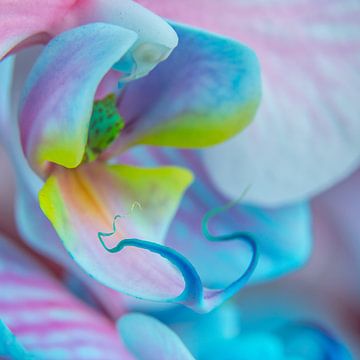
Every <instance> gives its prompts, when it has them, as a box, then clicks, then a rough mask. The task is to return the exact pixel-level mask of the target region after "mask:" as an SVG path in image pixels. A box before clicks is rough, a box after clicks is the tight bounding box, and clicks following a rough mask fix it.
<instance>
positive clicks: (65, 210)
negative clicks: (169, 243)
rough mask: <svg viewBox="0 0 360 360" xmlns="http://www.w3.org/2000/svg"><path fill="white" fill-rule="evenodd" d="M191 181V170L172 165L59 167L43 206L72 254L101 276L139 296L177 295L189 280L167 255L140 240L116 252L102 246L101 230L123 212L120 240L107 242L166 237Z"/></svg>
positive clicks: (43, 192) (42, 195)
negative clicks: (66, 168) (185, 281)
mask: <svg viewBox="0 0 360 360" xmlns="http://www.w3.org/2000/svg"><path fill="white" fill-rule="evenodd" d="M190 181H191V175H190V173H189V172H188V171H186V170H182V169H178V168H170V167H169V168H158V169H140V168H132V167H128V166H121V165H114V166H108V167H106V165H102V164H101V163H92V164H88V165H82V166H81V167H80V168H78V169H76V170H65V169H60V168H59V169H57V170H56V171H55V172H54V173H53V175H52V176H50V178H49V179H48V180H47V182H46V183H45V185H44V188H43V189H42V190H41V192H40V206H41V208H42V210H43V211H44V213H45V215H46V216H47V217H48V218H49V220H50V221H51V222H52V224H53V226H54V227H55V229H56V231H57V233H58V235H59V236H60V238H61V239H62V240H63V242H64V245H65V247H66V248H67V250H68V251H69V252H70V254H71V255H72V256H73V257H74V259H75V260H76V261H77V262H78V263H79V264H80V265H81V266H82V267H83V268H84V269H85V270H86V271H87V272H88V273H89V274H90V275H92V276H93V277H95V278H96V279H97V280H99V281H101V282H102V283H104V284H105V285H107V286H109V287H112V288H114V289H116V290H120V291H123V292H125V293H130V294H132V295H136V296H139V297H145V298H147V297H148V298H153V299H163V298H164V297H165V298H169V297H171V298H173V297H176V296H178V295H179V294H180V293H181V292H182V290H183V287H184V286H183V279H182V276H181V275H180V274H178V272H177V271H175V269H173V267H172V265H170V264H169V263H168V261H166V260H164V259H163V258H162V257H161V256H159V255H155V254H153V253H151V252H149V251H146V248H145V250H143V249H142V248H141V244H140V245H139V246H140V247H139V246H137V244H136V245H134V246H133V245H132V244H130V247H127V248H126V249H124V250H123V251H121V252H120V253H119V254H117V255H114V254H112V253H110V252H108V251H107V250H106V249H105V248H104V247H103V245H102V243H101V241H100V240H101V238H100V237H99V234H101V233H106V232H110V230H111V228H112V224H113V221H115V220H117V218H119V219H118V221H117V222H116V224H115V225H116V226H117V228H116V229H114V230H116V232H118V233H116V234H115V235H114V238H115V240H114V239H112V238H111V239H105V235H104V236H103V239H104V242H105V243H106V244H111V243H112V242H113V241H119V240H121V239H124V238H125V239H130V238H138V239H145V240H147V241H148V243H149V244H153V243H152V242H161V241H162V239H163V238H164V236H165V232H166V230H167V227H168V224H169V222H170V221H171V219H172V217H173V216H174V214H175V211H176V209H177V206H178V202H179V200H180V199H181V195H182V193H183V191H184V190H185V188H186V187H187V186H188V185H189V182H190ZM123 241H125V240H123ZM149 241H150V242H149ZM124 244H126V242H125V243H124ZM108 246H110V245H108ZM151 246H153V247H156V243H154V244H153V245H151Z"/></svg>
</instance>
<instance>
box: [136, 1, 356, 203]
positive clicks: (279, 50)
mask: <svg viewBox="0 0 360 360" xmlns="http://www.w3.org/2000/svg"><path fill="white" fill-rule="evenodd" d="M138 2H139V3H140V4H142V5H144V6H147V7H148V8H149V9H151V10H153V11H155V12H156V13H158V14H160V15H162V16H164V17H166V18H169V19H172V20H175V21H181V22H183V23H188V24H191V25H194V26H201V27H202V28H205V29H208V30H210V31H215V32H218V33H221V34H223V35H227V36H230V37H233V38H235V39H237V40H239V41H241V42H243V43H245V44H247V45H248V46H250V47H251V48H252V49H253V50H254V51H255V52H256V54H257V56H258V57H259V61H260V64H261V68H262V80H263V97H262V102H261V105H260V108H259V111H258V113H257V115H256V118H255V120H254V122H253V123H252V125H251V126H249V128H248V129H247V130H246V131H245V132H244V133H242V134H240V135H238V136H237V137H236V138H234V139H232V140H230V141H229V142H228V143H226V144H223V145H220V146H219V147H218V148H214V149H209V150H206V152H205V154H204V156H205V162H206V165H207V168H208V171H209V173H210V174H211V176H212V177H213V181H214V183H215V184H216V186H217V187H218V188H219V189H220V190H221V191H222V192H223V193H224V194H225V195H226V196H228V197H229V198H233V199H236V198H237V197H238V196H239V187H243V186H247V185H249V184H252V188H251V189H250V191H249V192H248V194H247V197H246V199H247V200H248V201H250V202H253V203H257V204H262V205H281V204H285V203H290V202H292V201H297V200H303V199H306V198H308V197H309V196H312V195H314V194H316V193H318V192H320V191H322V190H324V189H326V188H329V187H330V186H331V185H333V184H334V183H336V182H337V181H339V180H340V179H342V178H345V177H346V176H347V175H348V174H350V173H351V171H353V170H355V169H356V168H357V166H358V164H359V161H360V147H359V142H360V122H359V114H360V103H359V101H358V98H359V93H360V72H359V71H358V69H359V63H360V22H359V18H360V3H359V2H358V1H356V0H355V1H354V0H344V1H340V2H338V1H327V0H320V1H317V2H316V3H314V2H313V1H311V0H294V1H283V0H273V1H263V0H255V1H247V0H224V1H217V0H196V1H193V0H184V1H177V2H176V3H174V1H171V0H151V1H149V0H140V1H138ZM189 9H191V11H190V10H189Z"/></svg>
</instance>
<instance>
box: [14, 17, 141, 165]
mask: <svg viewBox="0 0 360 360" xmlns="http://www.w3.org/2000/svg"><path fill="white" fill-rule="evenodd" d="M136 39H137V35H136V34H135V33H134V32H132V31H130V30H126V29H124V28H121V27H119V26H115V25H109V24H101V23H94V24H90V25H85V26H82V27H78V28H75V29H72V30H69V31H67V32H64V33H62V34H61V35H59V36H58V37H56V38H55V39H53V40H52V41H51V42H50V43H49V44H48V45H47V47H46V48H45V49H44V51H43V52H42V53H41V55H40V57H39V58H38V60H37V62H36V64H35V65H34V67H33V69H32V71H31V73H30V75H29V78H28V80H27V82H26V84H25V88H24V92H23V98H22V104H21V108H20V133H21V141H22V146H23V149H24V152H25V155H26V157H27V158H28V160H29V161H30V163H31V166H32V167H33V169H35V170H36V171H38V172H41V171H42V170H43V168H44V166H45V165H46V164H47V162H54V163H56V164H60V165H62V166H65V167H69V168H72V167H76V166H77V165H79V163H80V162H81V160H82V158H83V154H84V149H85V146H86V142H87V136H88V125H89V121H90V116H91V112H92V107H93V101H94V96H95V92H96V89H97V86H98V84H99V83H100V81H101V79H102V78H103V77H104V75H105V74H106V73H107V71H108V70H109V69H110V68H111V67H112V65H113V64H114V63H115V62H116V61H117V60H119V59H120V58H121V57H122V56H123V55H124V54H125V53H126V51H127V50H128V49H129V48H130V47H131V46H132V45H133V43H134V42H135V41H136Z"/></svg>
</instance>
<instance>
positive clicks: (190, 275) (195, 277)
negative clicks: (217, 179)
mask: <svg viewBox="0 0 360 360" xmlns="http://www.w3.org/2000/svg"><path fill="white" fill-rule="evenodd" d="M238 202H239V201H234V202H231V203H229V204H226V205H225V206H220V207H217V208H215V209H212V210H210V211H208V212H207V213H206V214H205V215H204V217H203V219H202V233H203V235H204V236H205V237H206V239H207V240H209V241H216V242H221V241H232V240H234V241H235V240H241V241H244V242H245V243H246V244H247V245H248V246H249V247H250V249H251V252H252V256H251V259H250V262H249V265H248V267H247V268H246V270H245V271H244V273H243V274H242V275H241V276H240V277H239V278H238V279H237V280H235V281H234V282H232V283H231V284H230V285H228V286H227V287H226V288H224V289H207V288H204V286H203V284H202V281H201V279H200V276H199V274H198V272H197V271H196V269H195V268H194V266H193V265H192V264H191V263H190V262H189V260H188V259H186V258H185V257H184V256H183V255H181V254H180V253H178V252H177V251H175V250H174V249H172V248H170V247H168V246H165V245H161V244H157V243H154V242H151V241H146V240H140V239H136V238H129V239H123V240H121V241H120V242H119V243H118V244H117V245H115V246H114V247H112V248H110V247H108V246H107V245H106V244H105V242H104V240H103V237H109V236H112V235H114V234H115V233H116V220H117V219H119V218H122V216H121V215H116V216H115V217H114V220H113V225H112V232H109V233H105V232H98V238H99V241H100V243H101V245H102V246H103V247H104V249H105V250H106V251H108V252H110V253H117V252H119V251H121V250H122V249H124V248H125V247H127V246H133V247H137V248H141V249H145V250H148V251H151V252H153V253H155V254H158V255H160V256H162V257H163V258H165V259H166V260H167V261H169V262H170V263H172V264H173V265H174V266H175V267H176V268H177V269H178V270H179V271H180V272H181V274H182V276H183V278H184V281H185V288H184V290H183V292H182V293H181V294H180V295H179V296H178V297H176V298H174V299H171V300H169V301H171V302H176V303H182V304H184V305H186V306H189V307H191V308H192V309H194V310H196V311H199V312H207V311H210V310H211V309H213V308H214V307H216V306H217V305H220V304H221V303H222V302H223V301H225V300H226V299H228V298H230V297H231V296H233V295H234V294H235V293H237V292H238V291H239V290H240V289H241V288H243V287H244V286H245V284H246V283H247V282H248V280H249V278H250V277H251V275H252V274H253V272H254V270H255V268H256V265H257V262H258V249H257V245H256V241H255V239H254V238H253V237H252V235H251V234H250V233H248V232H234V233H231V234H227V235H213V234H212V233H211V232H210V231H209V228H208V224H209V221H210V220H211V219H212V218H213V217H214V216H216V215H218V214H220V213H222V212H224V211H226V210H228V209H229V208H231V207H233V206H234V205H236V204H238Z"/></svg>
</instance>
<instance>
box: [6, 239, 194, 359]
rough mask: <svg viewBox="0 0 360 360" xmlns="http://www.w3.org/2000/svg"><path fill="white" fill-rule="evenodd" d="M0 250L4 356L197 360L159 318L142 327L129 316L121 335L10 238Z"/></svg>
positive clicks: (145, 320)
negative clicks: (194, 359)
mask: <svg viewBox="0 0 360 360" xmlns="http://www.w3.org/2000/svg"><path fill="white" fill-rule="evenodd" d="M0 249H1V251H0V278H1V292H0V357H1V358H3V357H5V359H13V360H40V359H52V360H56V359H61V360H66V359H69V360H73V359H76V360H81V359H86V360H89V359H99V360H100V359H101V360H102V359H107V360H112V359H114V360H115V359H116V360H118V359H124V360H127V359H129V360H135V359H139V356H138V354H137V352H138V351H139V349H141V351H143V352H145V354H148V356H146V357H143V359H146V360H151V359H164V360H165V359H179V360H180V359H184V360H185V359H189V360H190V359H193V357H192V356H191V355H190V353H189V352H188V350H187V349H186V348H185V346H184V345H183V344H182V342H181V341H180V339H178V337H177V336H176V335H175V334H173V333H172V332H171V331H170V330H169V329H167V328H166V327H165V326H164V325H161V324H160V323H159V322H158V321H157V320H155V319H151V318H150V317H148V316H142V317H141V324H139V323H138V318H139V315H138V314H127V315H125V316H124V317H123V318H121V319H120V321H121V324H119V327H121V329H120V330H118V331H117V329H116V326H115V322H112V321H110V320H109V319H108V318H107V317H106V315H105V314H104V313H102V312H101V311H97V310H96V309H94V308H92V307H90V306H89V305H87V304H86V303H84V302H82V301H81V300H79V299H78V298H76V297H75V296H74V295H73V294H71V293H70V292H69V291H67V289H66V288H65V287H64V286H63V285H62V284H61V283H60V281H59V280H58V279H56V278H55V277H54V276H53V274H52V273H51V271H49V269H47V268H46V267H44V265H43V264H42V263H41V262H39V261H37V260H36V259H34V258H33V257H32V256H31V255H30V254H28V253H27V252H26V251H24V250H22V249H21V248H19V247H18V246H16V245H14V244H13V241H12V240H10V239H7V238H5V237H3V236H1V239H0ZM120 325H121V326H120ZM139 325H140V326H139ZM134 332H135V334H139V333H140V332H141V333H142V336H141V337H140V336H138V337H135V338H134V336H133V334H134ZM160 339H161V341H160ZM127 343H128V344H129V345H128V346H127Z"/></svg>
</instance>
